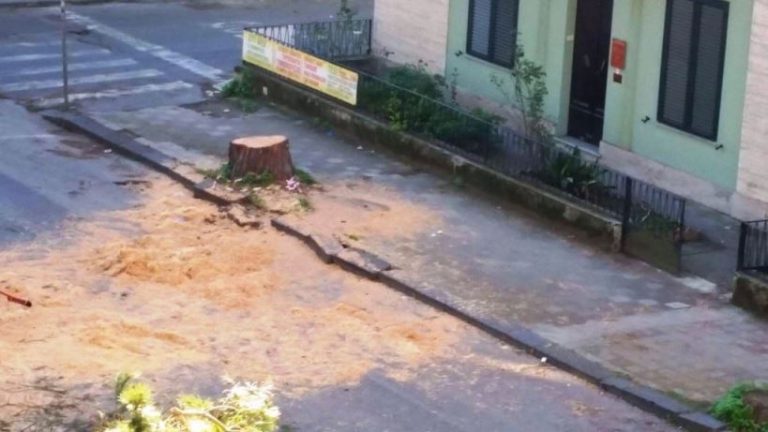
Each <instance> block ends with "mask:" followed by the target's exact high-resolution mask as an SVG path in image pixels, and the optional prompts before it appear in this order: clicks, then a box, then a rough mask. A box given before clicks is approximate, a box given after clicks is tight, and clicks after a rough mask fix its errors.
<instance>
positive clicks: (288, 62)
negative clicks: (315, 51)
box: [243, 30, 358, 105]
mask: <svg viewBox="0 0 768 432" xmlns="http://www.w3.org/2000/svg"><path fill="white" fill-rule="evenodd" d="M243 60H245V61H246V62H248V63H251V64H253V65H255V66H258V67H260V68H263V69H266V70H268V71H271V72H274V73H276V74H278V75H281V76H284V77H286V78H288V79H291V80H293V81H296V82H299V83H301V84H304V85H306V86H308V87H311V88H313V89H315V90H317V91H320V92H323V93H325V94H327V95H330V96H333V97H335V98H337V99H341V100H343V101H344V102H347V103H349V104H351V105H356V104H357V82H358V75H357V73H355V72H352V71H350V70H348V69H344V68H342V67H339V66H336V65H334V64H332V63H328V62H327V61H325V60H322V59H319V58H317V57H315V56H312V55H309V54H306V53H304V52H302V51H299V50H296V49H293V48H290V47H287V46H285V45H283V44H281V43H279V42H275V41H273V40H271V39H269V38H267V37H266V36H263V35H260V34H258V33H254V32H251V31H248V30H246V31H244V32H243Z"/></svg>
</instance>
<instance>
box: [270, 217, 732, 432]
mask: <svg viewBox="0 0 768 432" xmlns="http://www.w3.org/2000/svg"><path fill="white" fill-rule="evenodd" d="M272 226H274V227H275V228H276V229H278V230H279V231H282V232H284V233H286V234H288V235H290V236H293V237H295V238H297V239H299V240H301V241H302V242H304V243H305V244H306V245H307V246H309V247H310V248H311V249H312V250H314V251H315V253H316V254H317V255H318V256H319V257H320V258H321V259H322V260H323V261H325V262H327V263H329V264H331V263H333V264H336V265H338V266H339V267H341V268H342V269H344V270H346V271H349V272H351V273H354V274H357V275H359V276H362V277H366V278H368V279H370V280H374V281H378V282H380V283H382V284H384V285H386V286H388V287H389V288H392V289H394V290H397V291H399V292H401V293H403V294H406V295H408V296H410V297H413V298H414V299H416V300H418V301H421V302H423V303H425V304H427V305H429V306H432V307H434V308H436V309H438V310H440V311H442V312H445V313H448V314H450V315H452V316H453V317H455V318H458V319H460V320H461V321H464V322H465V323H467V324H469V325H471V326H473V327H475V328H477V329H479V330H481V331H483V332H485V333H487V334H488V335H490V336H492V337H494V338H496V339H498V340H500V341H502V342H505V343H508V344H511V345H514V346H516V347H518V348H521V349H523V350H525V351H526V352H528V353H529V354H531V355H534V356H536V357H539V358H545V357H546V359H547V363H550V364H552V365H553V366H555V367H557V368H560V369H562V370H564V371H566V372H569V373H572V374H575V375H577V376H579V377H581V378H582V379H585V380H586V381H589V382H590V383H592V384H594V385H597V386H599V387H600V388H602V389H603V390H605V391H606V392H608V393H611V394H613V395H615V396H617V397H619V398H621V399H622V400H624V401H626V402H628V403H630V404H631V405H634V406H635V407H638V408H640V409H642V410H644V411H646V412H649V413H651V414H654V415H656V416H659V417H661V418H664V419H665V420H667V421H669V422H671V423H673V424H675V425H677V426H681V427H683V428H685V429H687V430H689V431H694V432H719V431H725V430H726V425H725V424H723V423H721V422H720V421H718V420H716V419H714V418H713V417H711V416H710V415H708V414H707V413H704V412H700V411H696V410H695V409H693V408H691V407H689V406H687V405H686V404H684V403H682V402H680V401H678V400H676V399H674V398H672V397H670V396H668V395H667V394H665V393H662V392H660V391H658V390H655V389H653V388H651V387H648V386H644V385H640V384H636V383H634V382H632V381H630V380H628V379H625V378H621V377H619V376H617V375H616V374H615V373H614V372H612V371H610V370H609V369H608V368H606V367H605V366H602V365H601V364H599V363H597V362H594V361H592V360H589V359H587V358H585V357H584V356H582V355H580V354H578V353H576V352H575V351H573V350H570V349H568V348H565V347H563V346H561V345H559V344H557V343H555V342H552V341H550V340H547V339H545V338H543V337H541V336H540V335H538V334H536V333H535V332H533V331H531V330H530V329H528V328H526V327H523V326H520V325H513V326H504V328H502V327H501V326H499V325H498V324H497V323H493V322H490V321H488V320H486V319H483V318H478V317H475V316H472V315H470V314H469V313H467V312H464V311H462V310H461V308H460V307H459V306H456V305H454V303H455V302H454V301H452V299H451V298H449V297H448V296H446V295H445V294H444V293H442V292H440V291H439V290H429V289H428V288H425V287H422V286H419V285H418V284H417V283H414V282H411V281H409V279H412V277H411V276H409V275H408V274H407V273H405V272H404V271H402V270H398V269H394V268H393V267H392V265H391V264H389V263H387V261H386V260H384V259H382V258H380V257H378V256H376V255H374V254H372V253H370V252H367V251H364V250H362V249H358V248H349V247H346V248H345V247H344V246H343V245H341V244H340V243H339V242H338V241H336V240H335V239H333V241H328V240H327V237H323V236H318V235H317V234H315V233H312V232H311V231H309V230H308V229H306V228H305V227H302V226H301V225H300V224H298V223H294V222H291V221H288V220H286V219H285V218H275V219H272ZM319 238H323V239H324V240H322V241H318V239H319ZM340 248H341V250H340ZM350 256H353V257H354V258H352V259H350ZM361 256H366V257H372V260H363V261H361V260H360V257H361ZM374 263H375V264H374Z"/></svg>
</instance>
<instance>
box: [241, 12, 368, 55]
mask: <svg viewBox="0 0 768 432" xmlns="http://www.w3.org/2000/svg"><path fill="white" fill-rule="evenodd" d="M372 28H373V23H372V20H370V19H345V20H336V21H320V22H309V23H301V24H278V25H264V26H255V27H249V28H248V30H250V31H252V32H254V33H258V34H261V35H264V36H266V37H268V38H270V39H272V40H275V41H277V42H281V43H283V44H285V45H287V46H289V47H291V48H295V49H298V50H301V51H304V52H307V53H309V54H312V55H315V56H317V57H321V58H325V59H329V60H337V61H338V60H354V59H359V58H365V57H367V56H368V55H370V53H371V36H372V35H371V31H372Z"/></svg>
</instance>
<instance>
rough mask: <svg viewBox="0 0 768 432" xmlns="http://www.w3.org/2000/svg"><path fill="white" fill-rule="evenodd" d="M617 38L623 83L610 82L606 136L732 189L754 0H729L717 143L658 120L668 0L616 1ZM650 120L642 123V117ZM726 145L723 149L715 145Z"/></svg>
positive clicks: (650, 157) (642, 153)
mask: <svg viewBox="0 0 768 432" xmlns="http://www.w3.org/2000/svg"><path fill="white" fill-rule="evenodd" d="M614 3H615V6H614V20H613V33H614V37H618V38H622V39H626V40H627V42H628V43H627V45H628V50H629V53H630V57H629V58H628V64H627V76H626V79H625V81H624V82H625V84H621V85H619V84H614V83H613V82H612V81H611V80H609V83H608V100H607V102H606V123H605V124H606V126H605V129H604V137H603V139H604V140H605V141H607V142H609V143H611V144H614V145H616V146H619V147H622V148H625V149H628V150H631V151H632V152H634V153H637V154H639V155H642V156H645V157H647V158H649V159H653V160H656V161H658V162H661V163H663V164H665V165H668V166H671V167H673V168H676V169H679V170H682V171H686V172H689V173H691V174H693V175H695V176H697V177H700V178H704V179H707V180H709V181H711V182H713V183H715V184H717V185H719V186H722V187H724V188H727V189H730V190H734V189H735V188H736V177H737V173H738V162H739V147H740V142H741V123H742V122H741V120H742V114H743V107H744V92H745V89H746V68H747V57H748V54H749V32H750V27H751V23H752V0H730V3H731V4H730V13H729V22H728V37H727V46H726V58H725V75H724V82H723V90H722V91H723V93H722V102H721V108H720V128H719V129H720V130H719V136H718V140H717V142H712V141H708V140H705V139H701V138H698V137H696V136H694V135H691V134H688V133H685V132H682V131H680V130H678V129H675V128H672V127H668V126H666V125H663V124H660V123H658V122H657V121H656V113H657V105H658V97H659V90H658V89H659V79H660V75H661V74H660V59H661V51H662V45H663V37H664V35H663V29H664V18H665V16H664V14H665V9H666V0H619V1H615V2H614ZM645 116H648V117H650V118H651V121H650V122H648V123H646V124H643V123H642V122H641V121H640V119H642V118H643V117H645ZM718 145H722V146H723V147H722V149H720V150H717V149H716V147H717V146H718Z"/></svg>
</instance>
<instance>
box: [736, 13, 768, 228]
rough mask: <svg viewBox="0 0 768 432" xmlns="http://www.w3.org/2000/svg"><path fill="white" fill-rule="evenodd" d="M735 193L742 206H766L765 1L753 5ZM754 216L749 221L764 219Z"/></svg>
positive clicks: (767, 99)
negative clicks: (760, 203) (751, 203)
mask: <svg viewBox="0 0 768 432" xmlns="http://www.w3.org/2000/svg"><path fill="white" fill-rule="evenodd" d="M737 191H738V192H739V194H740V195H742V196H743V198H745V199H743V200H740V201H742V202H740V203H739V204H740V205H741V206H744V205H748V204H746V203H744V202H743V201H749V200H758V201H763V202H768V0H755V5H754V13H753V18H752V36H751V47H750V51H749V66H748V69H747V92H746V100H745V103H744V121H743V124H742V139H741V156H740V159H739V175H738V183H737ZM743 211H745V212H749V213H751V212H750V211H749V210H747V209H743ZM756 213H758V214H755V215H753V216H752V217H763V216H765V211H763V212H762V214H760V213H761V212H760V211H757V212H756Z"/></svg>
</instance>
